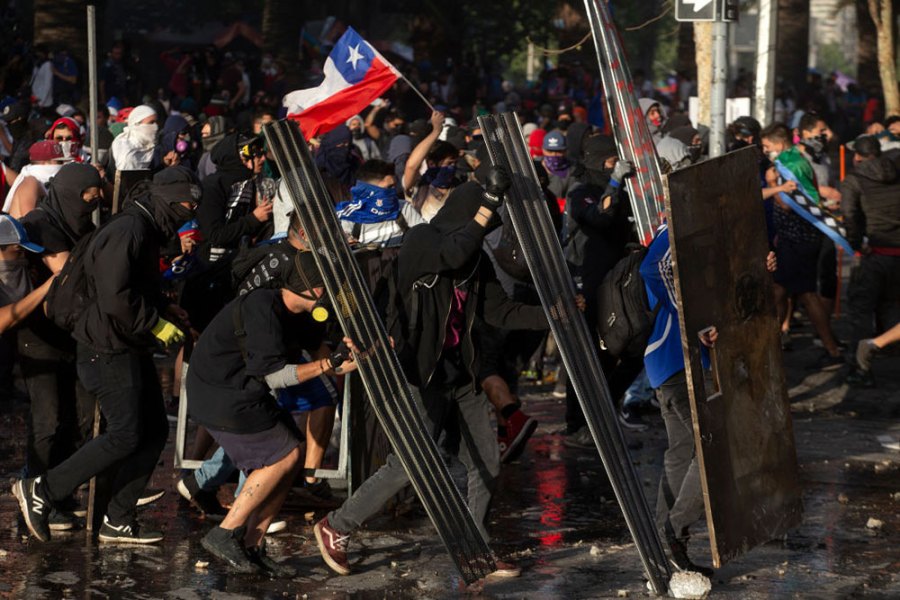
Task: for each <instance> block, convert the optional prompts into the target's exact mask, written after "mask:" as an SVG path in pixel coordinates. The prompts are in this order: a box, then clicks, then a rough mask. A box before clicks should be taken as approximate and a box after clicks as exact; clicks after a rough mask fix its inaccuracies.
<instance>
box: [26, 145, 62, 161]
mask: <svg viewBox="0 0 900 600" xmlns="http://www.w3.org/2000/svg"><path fill="white" fill-rule="evenodd" d="M65 158H66V153H65V152H64V151H63V147H62V144H61V143H59V142H54V141H53V140H41V141H40V142H35V143H33V144H32V145H31V147H30V148H28V160H30V161H31V162H33V163H34V162H45V161H48V160H59V161H62V160H65Z"/></svg>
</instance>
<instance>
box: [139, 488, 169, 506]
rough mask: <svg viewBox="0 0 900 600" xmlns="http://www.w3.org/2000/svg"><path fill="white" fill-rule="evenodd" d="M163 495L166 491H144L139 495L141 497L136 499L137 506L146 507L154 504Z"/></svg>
mask: <svg viewBox="0 0 900 600" xmlns="http://www.w3.org/2000/svg"><path fill="white" fill-rule="evenodd" d="M165 495H166V490H154V489H146V490H144V493H142V494H141V497H140V498H138V501H137V505H138V506H146V505H148V504H150V503H151V502H156V501H157V500H159V499H160V498H162V497H163V496H165Z"/></svg>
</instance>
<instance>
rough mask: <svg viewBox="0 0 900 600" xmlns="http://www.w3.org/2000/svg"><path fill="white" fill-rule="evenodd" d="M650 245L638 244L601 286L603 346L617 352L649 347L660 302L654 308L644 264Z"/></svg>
mask: <svg viewBox="0 0 900 600" xmlns="http://www.w3.org/2000/svg"><path fill="white" fill-rule="evenodd" d="M646 254H647V249H646V248H638V249H636V250H633V251H631V252H629V253H628V255H627V256H625V258H623V259H621V260H620V261H619V262H617V263H616V266H614V267H613V268H612V270H611V271H610V272H609V273H607V274H606V277H604V278H603V283H601V284H600V287H599V289H598V290H597V309H598V311H597V334H598V335H599V337H600V348H602V349H603V350H606V351H607V352H609V353H610V354H611V355H613V356H622V355H623V354H627V355H630V356H634V355H638V354H639V353H642V352H643V351H644V348H646V347H647V340H648V339H649V338H650V332H651V331H652V330H653V323H654V321H655V320H656V314H657V313H658V312H659V305H658V304H657V306H656V308H654V309H652V310H651V309H650V302H649V300H648V299H647V290H646V289H645V288H644V280H643V279H642V278H641V274H640V268H641V262H642V261H643V260H644V256H646Z"/></svg>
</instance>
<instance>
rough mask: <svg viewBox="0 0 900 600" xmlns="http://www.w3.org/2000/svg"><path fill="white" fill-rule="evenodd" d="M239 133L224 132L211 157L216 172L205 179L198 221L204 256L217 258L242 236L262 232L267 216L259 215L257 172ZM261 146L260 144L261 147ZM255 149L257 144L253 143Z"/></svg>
mask: <svg viewBox="0 0 900 600" xmlns="http://www.w3.org/2000/svg"><path fill="white" fill-rule="evenodd" d="M239 141H245V140H239V135H238V134H231V135H227V136H225V137H224V138H223V139H222V141H221V142H219V143H218V144H216V147H215V148H213V150H212V153H211V157H212V162H213V163H214V164H215V165H216V172H215V173H213V174H212V175H210V176H209V177H207V178H206V179H204V180H203V202H201V203H200V208H199V209H198V210H197V221H198V222H199V224H200V233H201V234H202V235H203V241H204V244H205V247H204V249H203V251H202V254H201V256H203V257H204V258H209V259H210V261H211V262H215V260H217V259H218V258H221V256H222V255H224V254H230V253H232V252H233V251H235V250H237V248H238V247H239V245H240V243H241V240H242V239H243V238H252V237H255V236H257V235H259V234H260V232H262V230H263V229H264V228H265V226H266V223H267V222H268V219H265V220H260V219H258V218H257V217H256V216H255V215H254V213H253V210H254V209H255V208H256V185H255V184H254V177H253V176H254V172H253V171H251V170H250V169H249V168H247V166H246V162H245V158H244V157H243V156H242V154H241V152H242V148H243V147H246V146H247V144H241V145H240V146H239V144H238V142H239ZM260 148H261V147H260ZM253 149H255V146H253Z"/></svg>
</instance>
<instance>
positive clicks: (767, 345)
mask: <svg viewBox="0 0 900 600" xmlns="http://www.w3.org/2000/svg"><path fill="white" fill-rule="evenodd" d="M666 183H667V194H666V210H667V214H668V220H669V239H670V242H671V246H672V260H673V267H674V273H675V290H676V296H677V298H678V303H679V307H680V314H679V320H680V327H681V336H682V345H683V347H684V354H685V366H686V374H687V379H688V388H689V391H690V399H691V412H692V416H693V420H694V438H695V443H696V447H697V454H698V459H699V464H700V472H701V480H702V485H703V496H704V501H705V503H706V519H707V523H708V525H709V533H710V544H711V549H712V558H713V563H714V564H715V566H716V567H719V566H721V565H722V564H723V563H725V562H727V561H729V560H731V559H732V558H735V557H736V556H739V555H741V554H744V553H745V552H747V551H749V550H750V549H751V548H753V547H755V546H757V545H759V544H762V543H765V542H767V541H769V540H772V539H774V538H776V537H779V536H781V535H783V534H784V533H785V532H786V531H787V530H788V529H790V528H791V527H793V526H795V525H797V524H798V523H799V522H800V519H801V514H802V505H801V499H800V485H799V476H798V467H797V453H796V450H795V447H794V434H793V427H792V423H791V413H790V404H789V401H788V395H787V388H786V386H785V378H784V363H783V361H782V355H781V346H780V342H779V333H780V327H779V324H778V321H777V317H776V309H775V302H774V296H773V283H772V278H771V275H770V274H769V273H768V272H767V271H766V266H765V262H766V261H765V259H766V254H767V253H768V251H769V248H768V243H767V239H766V226H765V217H764V215H763V205H762V201H761V200H760V198H761V196H760V185H759V169H758V163H757V159H756V150H755V149H752V148H751V149H745V150H741V151H738V152H733V153H730V154H727V155H725V156H723V157H719V158H716V159H712V160H708V161H705V162H702V163H700V164H697V165H694V166H691V167H688V168H685V169H682V170H679V171H677V172H675V173H672V174H671V175H669V176H668V178H667V182H666ZM709 326H715V327H716V328H717V329H718V331H719V338H718V342H717V343H716V346H715V348H714V349H713V350H712V351H711V358H712V380H713V384H712V386H710V387H711V388H712V389H707V385H706V384H705V381H704V371H703V368H702V364H701V350H700V348H701V344H700V341H699V337H698V332H700V331H701V330H703V329H705V328H706V327H709Z"/></svg>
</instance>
